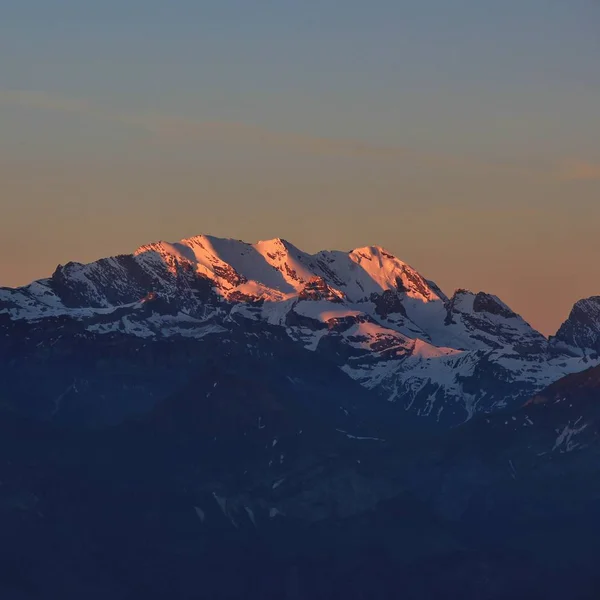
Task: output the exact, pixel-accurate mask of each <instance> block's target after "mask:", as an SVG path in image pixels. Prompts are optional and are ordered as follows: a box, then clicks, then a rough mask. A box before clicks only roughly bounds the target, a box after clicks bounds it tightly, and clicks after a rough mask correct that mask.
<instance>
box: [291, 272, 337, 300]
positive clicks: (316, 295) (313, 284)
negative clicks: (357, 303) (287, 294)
mask: <svg viewBox="0 0 600 600" xmlns="http://www.w3.org/2000/svg"><path fill="white" fill-rule="evenodd" d="M298 298H299V299H300V300H325V301H327V302H334V303H335V302H342V301H343V298H342V297H341V295H340V293H339V292H336V291H334V290H333V289H332V288H330V287H329V286H328V285H327V282H326V281H325V279H323V277H312V278H311V279H310V280H309V281H308V282H307V284H306V285H305V286H304V289H303V290H302V291H301V292H300V294H299V295H298Z"/></svg>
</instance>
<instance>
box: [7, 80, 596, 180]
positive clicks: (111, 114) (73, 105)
mask: <svg viewBox="0 0 600 600" xmlns="http://www.w3.org/2000/svg"><path fill="white" fill-rule="evenodd" d="M2 105H12V106H19V107H25V108H31V109H38V110H46V111H58V112H63V113H71V114H78V115H82V116H84V117H89V118H90V119H94V120H100V121H107V122H112V123H115V124H119V125H125V126H128V127H131V128H133V129H135V130H138V131H141V132H144V133H146V134H149V135H151V136H153V137H154V138H156V139H159V140H162V141H165V142H170V143H179V144H186V143H192V144H193V143H203V142H211V141H219V142H225V143H231V144H241V145H250V146H260V147H267V148H268V147H271V148H275V149H282V150H291V151H298V152H304V153H308V154H312V155H325V156H327V155H329V156H346V157H356V158H361V157H362V158H371V159H381V160H393V161H398V160H402V161H405V162H410V163H411V164H415V163H417V164H421V165H424V166H429V167H432V168H435V167H437V168H448V169H459V170H462V171H467V172H470V173H473V174H477V175H481V174H485V173H489V172H494V173H498V172H500V173H502V172H506V173H511V174H521V175H538V176H542V177H544V178H551V179H555V180H562V181H596V180H600V164H594V163H592V162H587V161H563V162H560V163H558V164H553V165H549V166H547V167H545V168H539V169H538V168H532V167H526V166H519V165H518V164H514V163H513V164H502V163H491V162H486V161H483V160H479V159H477V158H474V157H461V156H458V155H456V156H453V155H450V154H443V153H425V152H419V151H415V150H413V149H409V148H405V147H401V146H392V145H390V146H386V145H380V144H374V143H370V142H365V141H361V140H353V139H335V138H327V137H320V136H312V135H302V134H296V133H288V132H280V131H272V130H269V129H266V128H263V127H257V126H252V125H247V124H243V123H233V122H224V121H200V120H195V119H190V118H187V117H180V116H170V115H164V114H157V113H150V112H145V113H127V112H117V111H111V110H106V109H104V108H103V107H101V106H99V105H97V104H96V103H94V102H91V101H89V100H83V99H75V98H70V97H65V96H62V95H58V94H50V93H46V92H39V91H22V90H0V107H1V106H2Z"/></svg>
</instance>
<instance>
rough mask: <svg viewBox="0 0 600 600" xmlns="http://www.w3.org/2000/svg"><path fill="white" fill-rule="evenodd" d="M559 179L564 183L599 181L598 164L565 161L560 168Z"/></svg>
mask: <svg viewBox="0 0 600 600" xmlns="http://www.w3.org/2000/svg"><path fill="white" fill-rule="evenodd" d="M560 177H561V179H563V180H564V181H600V163H592V162H589V161H584V160H573V161H565V162H564V164H563V165H561V167H560Z"/></svg>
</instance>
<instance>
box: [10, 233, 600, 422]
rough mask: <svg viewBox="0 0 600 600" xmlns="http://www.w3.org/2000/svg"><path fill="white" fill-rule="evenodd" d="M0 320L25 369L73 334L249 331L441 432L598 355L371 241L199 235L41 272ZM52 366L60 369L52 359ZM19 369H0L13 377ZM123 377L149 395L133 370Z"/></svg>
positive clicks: (219, 337)
mask: <svg viewBox="0 0 600 600" xmlns="http://www.w3.org/2000/svg"><path fill="white" fill-rule="evenodd" d="M0 319H2V325H0V326H1V327H2V328H3V331H4V332H5V335H4V339H3V340H2V341H0V348H1V346H2V345H4V347H5V348H6V352H8V354H10V353H11V352H13V350H11V349H10V348H12V347H13V345H16V346H17V347H18V348H19V349H20V350H19V352H21V354H19V353H18V352H17V355H16V359H15V360H17V362H18V361H19V357H21V359H22V360H25V359H26V357H30V358H31V359H32V360H33V361H34V362H33V363H32V364H39V362H40V361H43V360H45V359H43V357H44V356H47V355H51V356H53V357H55V358H56V359H57V361H58V358H57V354H58V352H57V350H54V349H53V348H54V344H55V343H57V344H59V347H66V346H68V344H69V343H70V341H73V340H77V341H76V342H73V343H74V344H75V345H80V344H81V343H82V342H81V340H83V339H85V340H88V343H87V347H90V348H91V347H92V346H93V345H94V344H95V343H96V342H97V343H99V344H100V345H103V344H105V343H106V342H105V341H103V339H102V338H103V337H104V338H106V339H107V340H112V339H113V338H115V339H117V338H118V339H119V340H121V341H120V342H119V343H120V344H126V343H127V342H126V341H127V340H130V345H131V348H137V347H138V346H140V341H141V340H142V341H145V342H147V343H156V342H157V341H161V340H162V341H161V343H162V342H164V341H165V340H170V341H172V342H173V343H179V342H182V341H183V340H186V339H187V340H189V343H185V344H184V346H185V347H188V346H194V344H193V342H194V341H199V342H201V344H200V346H202V344H220V343H229V341H230V340H232V339H234V340H238V341H239V340H241V338H242V337H243V336H244V335H247V334H248V332H250V331H251V332H252V334H251V335H252V340H247V341H246V342H245V343H250V344H255V343H256V344H258V345H260V346H261V347H263V349H264V351H265V352H267V346H268V344H269V340H270V339H271V336H272V335H276V336H281V335H284V336H286V337H287V338H289V340H290V341H291V342H293V343H295V344H297V345H298V346H299V347H302V348H304V349H306V350H308V351H311V352H314V353H315V354H317V355H318V356H319V358H320V360H323V361H327V362H329V363H331V364H334V365H336V366H337V367H338V368H339V369H341V370H342V371H343V372H344V373H346V374H347V375H348V376H350V377H351V378H352V379H354V380H356V381H358V382H359V383H361V384H362V385H363V386H364V387H366V388H368V389H369V390H372V391H373V392H374V393H375V394H377V395H378V396H380V397H381V398H384V399H386V400H390V401H393V402H395V403H396V404H397V405H398V409H399V411H401V410H403V409H404V410H405V411H407V412H409V413H411V414H414V415H418V416H420V417H423V420H426V421H428V422H433V423H439V424H440V425H442V426H448V425H456V424H458V423H461V422H463V421H465V420H466V419H468V418H471V417H472V416H473V415H475V414H477V413H480V412H490V411H493V410H497V409H499V408H502V407H504V406H506V405H516V404H518V403H519V402H522V401H524V400H525V399H526V398H528V397H530V396H531V395H533V394H534V393H535V392H536V391H538V390H539V389H542V388H543V387H545V386H547V385H548V384H550V383H551V382H552V381H555V380H556V379H558V378H560V377H561V376H563V375H564V374H567V373H570V372H575V371H579V370H582V369H584V368H586V367H587V366H589V365H590V364H592V363H593V362H594V361H596V360H597V359H596V358H594V357H590V356H582V355H581V354H577V353H576V352H573V351H571V350H570V349H565V350H561V348H560V346H558V345H557V344H549V343H548V341H547V340H546V339H545V338H544V337H543V336H542V335H541V334H540V333H538V332H537V331H535V330H534V329H533V328H532V327H531V326H530V325H529V324H528V323H526V322H525V321H524V320H523V319H522V318H521V317H520V316H518V315H517V314H515V313H514V312H513V311H512V310H511V309H510V308H509V307H508V306H506V305H505V304H504V303H503V302H502V301H501V300H500V299H498V298H497V297H495V296H493V295H491V294H487V293H483V292H480V293H477V294H474V293H471V292H469V291H466V290H458V291H457V292H456V293H455V294H454V295H453V296H452V297H451V298H449V297H447V296H446V295H445V294H444V293H443V292H442V291H441V290H440V288H439V287H438V286H437V285H436V284H435V283H433V282H432V281H430V280H429V279H426V278H424V277H423V276H421V275H420V274H419V273H418V272H417V271H415V270H414V269H413V268H411V267H410V266H409V265H407V264H406V263H404V262H402V261H401V260H399V259H397V258H396V257H394V256H393V255H392V254H390V253H389V252H387V251H386V250H384V249H382V248H380V247H377V246H369V247H364V248H358V249H355V250H353V251H351V252H337V251H322V252H318V253H316V254H313V255H311V254H307V253H305V252H302V251H301V250H299V249H298V248H296V247H295V246H293V245H292V244H290V243H289V242H287V241H285V240H281V239H275V240H270V241H264V242H258V243H256V244H247V243H244V242H241V241H238V240H229V239H220V238H215V237H211V236H197V237H194V238H190V239H187V240H182V241H181V242H177V243H174V244H171V243H166V242H158V243H155V244H150V245H147V246H142V247H141V248H139V249H138V250H137V251H136V252H134V253H133V254H132V255H124V256H118V257H113V258H108V259H102V260H99V261H96V262H94V263H90V264H88V265H83V264H79V263H69V264H67V265H65V266H59V267H58V268H57V269H56V271H55V273H54V274H53V275H52V276H51V277H50V278H48V279H45V280H41V281H37V282H34V283H33V284H31V285H29V286H26V287H23V288H19V289H6V288H5V289H0ZM275 332H277V333H275ZM17 338H18V339H17ZM34 339H35V340H36V341H35V344H34V342H33V340H34ZM92 339H93V340H94V341H91V340H92ZM240 343H242V342H240ZM144 347H145V346H144ZM90 351H91V352H93V350H90ZM196 351H198V352H201V353H202V352H203V351H202V350H194V352H196ZM126 354H127V353H126ZM128 355H129V356H131V352H129V353H128ZM27 360H28V359H27ZM36 361H37V363H36ZM590 361H591V362H590ZM134 362H135V360H134ZM21 364H25V363H24V362H23V363H21ZM115 368H118V369H120V371H121V372H122V371H123V369H125V370H126V371H127V370H129V369H130V367H129V366H127V365H126V364H125V363H122V364H121V365H119V366H118V367H117V366H115ZM55 369H56V370H57V371H61V370H62V371H65V369H61V367H60V364H59V362H56V363H55ZM135 369H136V368H134V369H133V370H134V371H135ZM18 373H19V371H18V369H17V370H16V371H15V374H14V375H11V374H10V373H8V374H7V375H8V377H9V381H16V380H15V378H17V379H18V377H19V375H18ZM190 376H191V373H190V372H187V371H185V369H182V370H181V377H182V378H184V379H185V378H186V377H188V378H189V377H190ZM119 377H120V376H119V375H116V376H115V377H113V379H114V380H115V381H119ZM78 378H79V376H78V375H76V374H75V373H73V376H72V377H71V381H70V382H69V383H68V384H67V386H69V385H75V386H76V387H77V381H79V379H78ZM91 380H94V378H93V377H92V378H91ZM82 381H83V382H85V381H88V384H85V385H92V386H95V385H97V384H96V383H92V384H89V381H90V379H86V378H85V377H84V378H83V380H82ZM80 383H82V382H81V381H80ZM15 385H16V386H17V387H16V388H15V390H17V391H19V393H18V394H17V397H21V396H22V395H23V389H22V386H21V384H20V383H19V382H18V381H17V382H16V383H15ZM117 385H120V384H117ZM130 385H132V386H134V387H135V386H139V387H140V390H143V389H145V384H144V382H143V381H141V380H139V379H136V378H135V377H134V378H133V379H132V380H131V383H130ZM19 386H21V387H19ZM65 387H66V386H65ZM167 387H168V386H167ZM163 388H164V386H158V387H156V388H155V389H157V390H162V389H163ZM171 389H172V388H171ZM106 391H107V390H104V391H102V392H100V391H98V394H100V395H106ZM124 391H127V388H123V387H120V388H118V389H116V388H115V389H114V390H113V391H112V392H111V394H112V395H113V396H115V395H121V394H122V392H124ZM163 391H164V390H163ZM60 393H62V391H61V392H59V394H60ZM140 393H141V394H142V393H143V392H142V391H141V392H140ZM98 394H97V395H98ZM161 394H162V392H160V391H158V392H153V397H155V398H157V397H164V395H162V396H161ZM109 395H110V394H109Z"/></svg>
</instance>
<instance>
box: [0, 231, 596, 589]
mask: <svg viewBox="0 0 600 600" xmlns="http://www.w3.org/2000/svg"><path fill="white" fill-rule="evenodd" d="M599 340H600V298H598V297H593V298H590V299H587V300H581V301H580V302H578V303H576V304H575V306H574V308H573V310H572V312H571V314H570V315H569V316H568V318H567V320H566V321H565V323H563V325H562V326H561V327H560V329H559V331H558V332H557V334H556V335H555V336H552V337H551V338H550V339H547V338H545V337H544V336H543V335H542V334H540V333H539V332H537V331H535V330H534V329H533V328H532V327H531V326H530V325H529V324H528V323H526V322H525V321H524V320H523V319H522V318H521V317H520V316H519V315H517V314H515V313H514V312H513V311H512V310H511V309H510V308H509V307H508V306H507V305H506V304H505V303H503V302H502V301H501V300H500V299H499V298H497V297H495V296H493V295H491V294H488V293H485V292H478V293H472V292H469V291H466V290H457V291H456V292H454V293H453V294H452V295H451V296H447V295H445V294H444V292H442V290H441V289H440V288H439V287H438V286H437V285H436V284H435V283H433V282H432V281H431V280H429V279H426V278H425V277H423V276H422V275H420V274H419V273H417V272H416V271H415V270H414V269H412V268H411V267H410V266H408V265H407V264H405V263H403V262H402V261H400V260H399V259H397V258H395V257H394V256H393V255H392V254H390V253H389V252H387V251H385V250H384V249H382V248H379V247H366V248H360V249H356V250H353V251H351V252H329V251H324V252H319V253H317V254H314V255H310V254H307V253H304V252H302V251H300V250H298V249H297V248H295V247H294V246H292V245H291V244H289V243H288V242H286V241H283V240H271V241H268V242H259V243H257V244H246V243H244V242H240V241H234V240H222V239H218V238H212V237H208V236H200V237H196V238H192V239H189V240H183V241H181V242H178V243H176V244H167V243H163V242H161V243H156V244H151V245H148V246H144V247H142V248H140V249H138V250H137V251H136V252H134V253H133V254H131V255H122V256H116V257H112V258H107V259H102V260H99V261H96V262H93V263H90V264H87V265H83V264H79V263H69V264H66V265H64V266H59V267H58V268H57V269H56V271H55V272H54V274H52V276H51V277H49V278H47V279H43V280H40V281H36V282H33V283H32V284H30V285H28V286H25V287H22V288H18V289H9V288H2V289H0V381H2V386H0V531H2V536H0V597H1V598H2V599H3V600H4V599H6V600H33V599H35V600H50V599H54V598H62V599H64V600H78V599H79V598H82V597H85V598H91V599H95V598H97V599H98V600H104V599H105V598H111V599H115V600H138V599H139V598H144V600H160V599H162V598H170V599H171V598H172V599H174V600H205V599H206V600H209V599H210V600H215V599H217V600H218V599H223V600H224V599H233V598H236V599H237V598H239V599H249V600H253V599H259V598H260V599H261V600H276V599H277V600H280V599H284V600H308V599H309V598H310V599H323V600H325V599H334V598H336V599H337V598H346V599H351V600H359V599H364V598H369V599H388V598H389V599H392V598H398V597H401V598H405V599H407V600H420V599H422V598H432V599H440V600H441V599H444V600H446V599H456V600H459V599H460V600H502V599H505V598H507V597H512V598H527V599H528V600H532V599H539V600H542V599H544V600H554V599H556V600H558V599H559V598H560V599H562V598H565V597H568V598H572V599H574V600H592V599H593V598H597V597H598V590H599V589H600V579H599V578H598V576H597V567H596V557H597V555H598V552H600V543H599V542H598V540H600V519H598V516H597V515H598V514H600V512H599V509H600V486H599V484H598V482H600V467H599V465H600V461H599V460H598V457H599V454H600V436H599V431H600V412H599V411H598V408H597V407H598V406H600V405H599V404H598V401H599V400H600V364H599V357H598V349H599V348H600V341H599Z"/></svg>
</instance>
